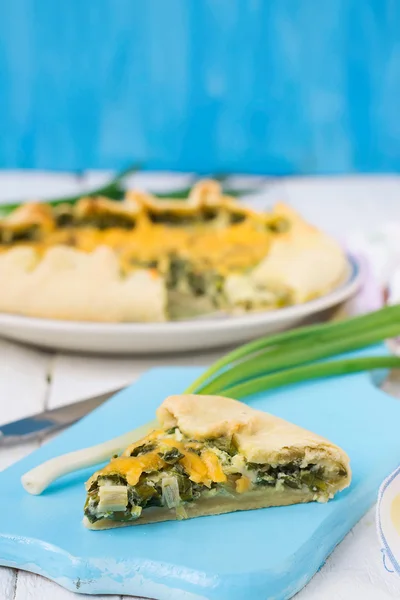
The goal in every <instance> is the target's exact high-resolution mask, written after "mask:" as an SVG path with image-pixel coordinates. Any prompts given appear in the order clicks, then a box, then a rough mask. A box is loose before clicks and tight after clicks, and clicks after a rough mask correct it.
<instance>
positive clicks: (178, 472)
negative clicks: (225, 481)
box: [84, 450, 215, 523]
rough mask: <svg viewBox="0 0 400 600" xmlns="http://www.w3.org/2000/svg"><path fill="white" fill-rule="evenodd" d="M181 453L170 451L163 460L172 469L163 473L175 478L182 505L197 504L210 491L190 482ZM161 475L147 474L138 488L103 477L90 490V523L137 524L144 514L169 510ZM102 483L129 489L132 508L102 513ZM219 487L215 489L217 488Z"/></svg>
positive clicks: (118, 478) (87, 513)
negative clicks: (159, 509)
mask: <svg viewBox="0 0 400 600" xmlns="http://www.w3.org/2000/svg"><path fill="white" fill-rule="evenodd" d="M179 454H180V453H179V451H178V453H177V454H174V453H173V452H172V450H171V451H168V452H166V453H165V454H164V456H163V458H164V460H166V462H168V461H169V464H168V467H166V469H164V470H163V473H168V475H169V476H172V477H175V478H176V481H177V484H178V489H179V496H180V499H181V501H182V502H193V500H196V498H199V496H200V495H201V494H202V492H204V491H205V490H207V491H209V488H207V487H206V486H204V485H201V484H197V483H195V482H193V481H191V480H190V479H189V477H188V476H187V475H186V473H185V470H184V469H183V467H182V466H181V465H180V464H178V460H180V458H182V457H183V455H182V454H181V455H180V456H179ZM157 475H159V474H154V475H153V476H152V474H149V473H144V474H143V475H141V477H140V479H139V482H138V483H137V484H136V485H135V486H130V485H128V484H127V481H126V479H125V478H124V477H121V476H120V475H117V474H115V475H107V476H106V477H104V478H103V477H101V476H100V477H99V478H98V480H97V481H96V482H94V483H93V485H92V487H91V488H90V489H89V492H88V496H87V499H86V503H85V507H84V513H85V516H86V517H87V518H88V520H89V521H90V523H95V522H96V521H100V520H101V519H104V518H106V519H111V520H112V521H135V520H136V519H137V518H138V517H139V516H140V514H141V512H142V510H143V509H145V508H151V507H162V506H165V502H164V499H163V490H162V478H161V477H157ZM102 480H103V481H104V480H106V481H107V483H108V482H112V483H113V485H121V486H126V487H127V489H128V504H127V506H126V509H125V511H110V512H107V513H105V514H99V513H98V506H99V501H100V498H99V487H100V486H101V485H102ZM214 487H215V486H214Z"/></svg>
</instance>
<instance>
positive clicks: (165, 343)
mask: <svg viewBox="0 0 400 600" xmlns="http://www.w3.org/2000/svg"><path fill="white" fill-rule="evenodd" d="M361 281H362V274H361V270H360V267H359V265H358V264H357V263H356V261H355V260H354V259H349V276H348V278H347V280H346V281H345V282H344V283H343V284H342V285H340V286H339V287H338V288H337V289H336V290H334V291H333V292H331V293H330V294H327V295H326V296H323V297H322V298H318V299H316V300H312V301H310V302H306V303H305V304H300V305H297V306H290V307H288V308H281V309H279V310H273V311H268V312H267V311H266V312H259V313H252V314H247V315H243V316H222V317H219V318H215V317H214V318H210V317H208V318H205V317H203V318H201V319H193V320H190V321H180V322H168V323H115V324H114V323H84V322H75V321H57V320H50V319H35V318H31V317H21V316H17V315H8V314H0V335H2V336H4V337H7V338H9V339H13V340H17V341H20V342H25V343H28V344H33V345H36V346H40V347H43V348H51V349H57V350H68V351H72V352H90V353H96V354H146V353H147V354H155V353H171V354H172V353H176V352H183V351H187V350H200V349H202V350H205V349H211V348H218V347H221V348H222V347H224V346H225V347H226V346H229V345H233V344H239V343H241V342H244V341H247V340H249V339H252V338H255V337H259V336H261V335H266V334H269V333H273V332H277V331H281V330H284V329H288V328H290V327H292V326H294V325H297V324H299V323H301V322H302V321H303V320H304V319H306V318H309V317H312V316H315V315H318V313H321V312H322V311H324V310H327V309H329V308H332V307H334V306H337V305H339V304H340V303H342V302H344V301H345V300H348V299H349V298H351V297H352V296H353V295H354V294H355V293H356V292H357V291H358V289H359V287H360V285H361Z"/></svg>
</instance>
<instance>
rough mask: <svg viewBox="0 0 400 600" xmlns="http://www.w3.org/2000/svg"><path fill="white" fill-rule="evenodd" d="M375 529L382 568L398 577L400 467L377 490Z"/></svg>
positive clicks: (399, 561)
mask: <svg viewBox="0 0 400 600" xmlns="http://www.w3.org/2000/svg"><path fill="white" fill-rule="evenodd" d="M376 527H377V532H378V536H379V539H380V542H381V546H382V547H381V552H382V558H383V564H384V567H385V569H386V570H387V571H389V573H397V574H398V575H400V466H399V467H397V469H396V470H395V471H393V473H392V474H391V475H389V477H387V478H386V479H385V481H384V482H383V483H382V485H381V487H380V489H379V495H378V503H377V506H376Z"/></svg>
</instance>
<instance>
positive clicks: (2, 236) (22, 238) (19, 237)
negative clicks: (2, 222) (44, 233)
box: [0, 224, 40, 244]
mask: <svg viewBox="0 0 400 600" xmlns="http://www.w3.org/2000/svg"><path fill="white" fill-rule="evenodd" d="M39 238H40V226H39V225H36V224H35V225H30V226H29V227H25V229H20V230H17V231H11V230H9V229H3V230H0V241H1V243H2V244H13V243H14V242H35V241H37V240H38V239H39Z"/></svg>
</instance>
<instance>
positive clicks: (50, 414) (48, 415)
mask: <svg viewBox="0 0 400 600" xmlns="http://www.w3.org/2000/svg"><path fill="white" fill-rule="evenodd" d="M123 389H124V387H119V388H116V389H114V390H111V391H109V392H105V393H104V394H99V395H98V396H92V397H91V398H86V399H85V400H81V401H80V402H75V403H73V404H68V405H66V406H60V407H59V408H54V409H52V410H45V411H43V412H41V413H38V414H36V415H32V416H31V417H26V418H24V419H19V420H18V421H13V422H12V423H7V424H6V425H0V448H2V447H4V446H10V445H12V444H19V443H23V442H32V441H34V440H41V439H43V438H44V437H45V436H46V435H48V434H49V433H53V432H55V431H58V430H60V429H64V427H67V426H68V425H72V424H73V423H76V421H79V419H81V418H82V417H84V416H86V415H87V414H89V413H90V412H92V410H94V409H95V408H98V407H99V406H100V405H101V404H103V402H105V401H106V400H108V399H109V398H111V396H114V394H116V393H117V392H120V391H121V390H123Z"/></svg>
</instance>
